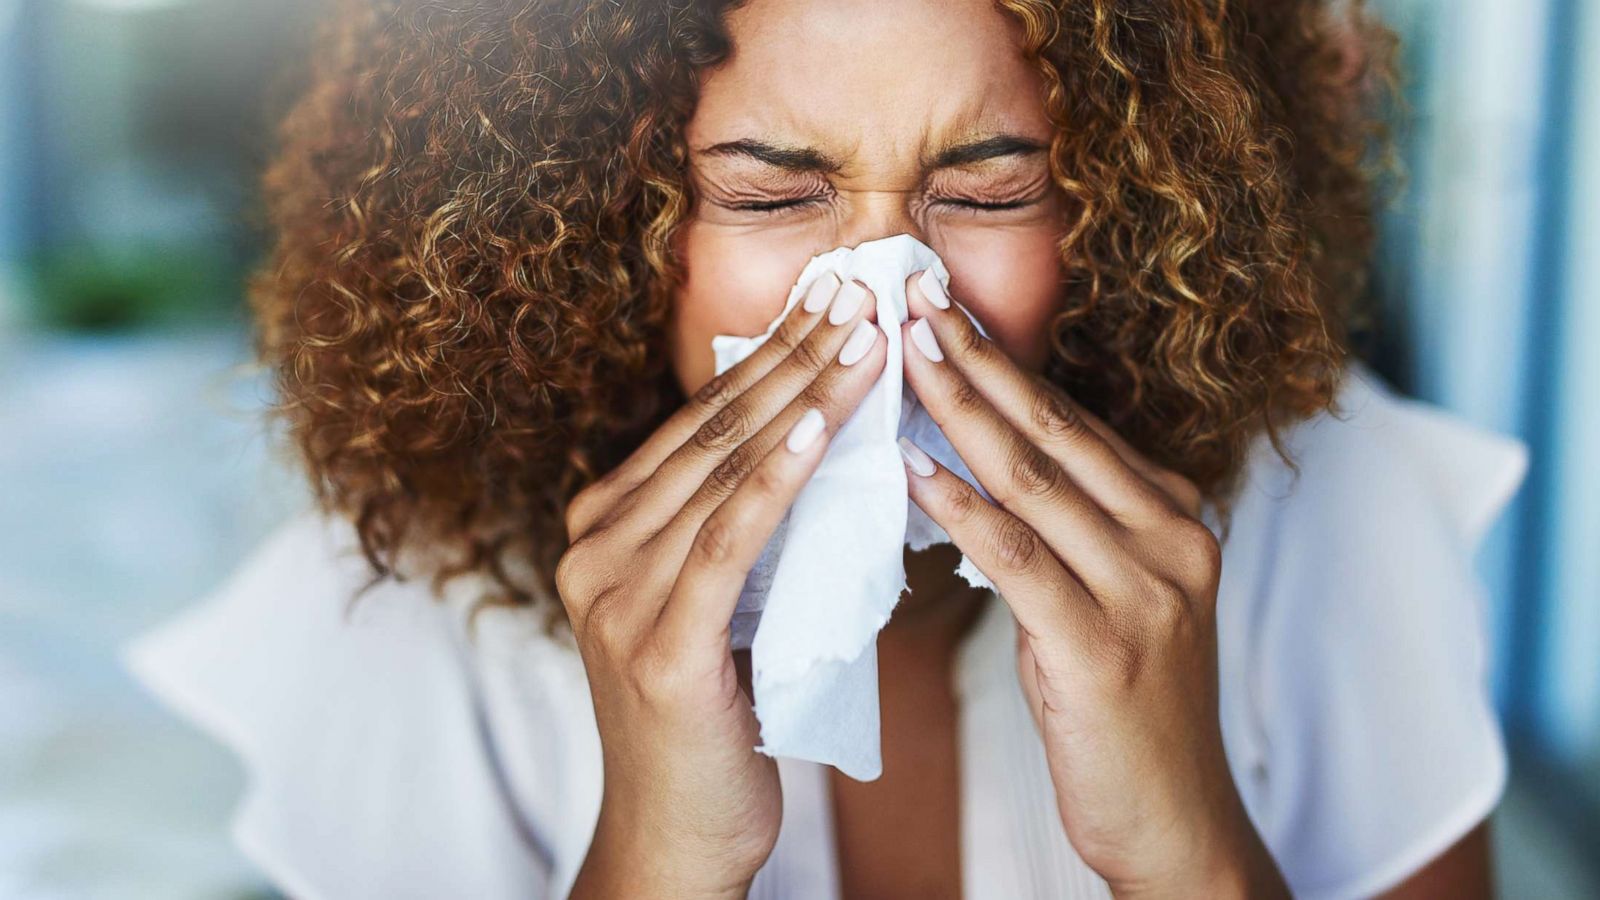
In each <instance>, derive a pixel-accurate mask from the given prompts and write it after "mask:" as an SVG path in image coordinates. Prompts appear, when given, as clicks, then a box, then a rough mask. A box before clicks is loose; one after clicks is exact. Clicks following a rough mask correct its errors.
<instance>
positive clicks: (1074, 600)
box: [900, 438, 1100, 649]
mask: <svg viewBox="0 0 1600 900" xmlns="http://www.w3.org/2000/svg"><path fill="white" fill-rule="evenodd" d="M900 452H901V454H902V456H903V457H904V458H905V467H906V472H907V475H906V483H907V488H908V490H909V492H910V495H911V500H912V502H914V503H916V504H917V506H919V507H921V509H922V511H923V512H925V513H927V514H928V517H929V518H931V519H933V520H934V521H935V522H937V523H938V524H939V527H941V528H943V529H944V530H945V531H946V532H947V533H948V534H949V535H950V539H951V540H952V541H954V542H955V544H956V546H958V547H960V548H961V551H962V552H963V553H965V554H966V555H967V558H969V559H971V560H972V563H973V565H975V566H977V567H978V569H979V571H981V572H983V574H984V575H986V576H988V578H989V580H990V581H992V582H994V585H995V591H996V593H998V594H999V595H1000V596H1001V598H1002V599H1004V600H1005V602H1006V604H1007V605H1009V606H1010V607H1011V612H1012V615H1013V616H1014V617H1015V618H1016V620H1017V625H1018V626H1019V627H1020V628H1022V630H1023V631H1024V632H1025V633H1026V634H1027V635H1028V637H1029V639H1030V640H1032V641H1033V642H1035V644H1039V643H1041V642H1042V643H1043V645H1045V646H1049V647H1052V648H1055V647H1062V648H1063V649H1075V648H1080V647H1082V646H1083V643H1084V641H1086V640H1087V638H1088V636H1090V635H1092V634H1093V633H1094V629H1095V627H1096V626H1097V625H1098V622H1099V618H1100V606H1099V603H1098V601H1097V600H1096V599H1095V597H1094V594H1093V593H1092V592H1091V591H1090V590H1089V589H1088V588H1087V587H1086V586H1085V585H1084V584H1083V583H1082V582H1081V581H1079V580H1078V578H1077V577H1076V575H1075V574H1074V573H1073V572H1072V571H1070V570H1069V568H1068V567H1067V566H1066V565H1064V564H1063V563H1062V561H1061V560H1060V559H1059V558H1057V557H1056V555H1055V554H1054V553H1052V552H1051V551H1050V548H1049V547H1048V545H1047V544H1046V542H1045V541H1044V540H1043V538H1042V537H1041V536H1040V535H1039V534H1038V533H1037V532H1036V531H1034V530H1033V529H1032V528H1031V527H1029V525H1028V523H1026V522H1024V521H1022V520H1021V519H1019V518H1017V517H1016V516H1014V515H1012V514H1011V513H1009V512H1007V511H1006V510H1003V509H1001V508H999V507H997V506H995V505H994V504H992V503H990V502H989V501H988V500H985V499H984V497H983V495H982V494H979V493H978V491H977V489H975V488H974V487H973V486H972V485H970V484H968V483H967V481H966V480H965V479H963V478H961V477H960V476H958V475H956V474H954V473H953V472H951V471H950V470H949V469H946V468H945V467H943V466H941V465H939V464H938V463H937V462H934V460H933V459H932V458H931V457H929V456H928V454H927V453H926V452H924V451H923V450H922V448H920V447H918V446H917V445H916V444H914V443H912V442H911V440H910V439H909V438H901V439H900Z"/></svg>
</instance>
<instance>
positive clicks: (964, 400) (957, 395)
mask: <svg viewBox="0 0 1600 900" xmlns="http://www.w3.org/2000/svg"><path fill="white" fill-rule="evenodd" d="M986 402H988V401H987V400H985V399H984V396H983V392H982V391H980V390H978V388H977V386H976V385H974V384H973V383H972V382H970V381H968V380H967V379H965V378H960V379H957V381H956V384H955V386H954V387H952V388H951V389H950V405H951V406H953V407H955V409H956V412H959V413H972V412H975V411H976V410H978V409H980V408H982V407H983V405H984V404H985V403H986Z"/></svg>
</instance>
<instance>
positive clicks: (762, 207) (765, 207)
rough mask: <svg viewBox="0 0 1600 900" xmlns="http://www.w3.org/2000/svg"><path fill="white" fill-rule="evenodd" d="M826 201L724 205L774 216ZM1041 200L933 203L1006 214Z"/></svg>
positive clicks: (804, 199) (954, 199)
mask: <svg viewBox="0 0 1600 900" xmlns="http://www.w3.org/2000/svg"><path fill="white" fill-rule="evenodd" d="M826 199H827V198H825V197H797V198H794V199H792V200H760V201H748V202H745V203H732V204H726V206H727V207H728V208H729V209H733V210H738V211H739V212H753V213H756V214H758V215H776V214H779V213H784V212H789V211H792V210H796V209H802V208H804V207H807V206H810V205H812V204H815V203H820V202H823V201H824V200H826ZM1042 199H1044V198H1043V197H1024V198H1021V199H1017V200H998V201H985V200H971V199H967V198H962V197H946V198H941V199H938V200H935V201H933V202H934V203H936V204H938V203H943V204H946V205H949V206H955V207H959V208H961V209H967V210H973V211H975V212H1006V211H1008V210H1013V209H1021V208H1023V207H1026V206H1032V205H1033V204H1035V203H1038V202H1039V201H1040V200H1042Z"/></svg>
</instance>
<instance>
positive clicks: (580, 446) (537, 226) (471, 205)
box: [251, 0, 1392, 621]
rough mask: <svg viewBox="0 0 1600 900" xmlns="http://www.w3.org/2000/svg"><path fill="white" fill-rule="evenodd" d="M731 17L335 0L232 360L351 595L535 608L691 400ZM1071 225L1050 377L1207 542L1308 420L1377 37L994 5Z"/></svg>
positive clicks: (1315, 17)
mask: <svg viewBox="0 0 1600 900" xmlns="http://www.w3.org/2000/svg"><path fill="white" fill-rule="evenodd" d="M741 2H743V0H672V2H660V0H638V2H627V3H617V2H615V0H453V2H451V3H449V4H445V3H438V2H432V0H376V2H374V0H365V2H355V3H350V4H347V5H346V6H344V7H342V8H341V9H339V11H337V12H336V14H335V15H333V16H332V17H330V19H329V20H328V22H327V23H326V24H325V25H324V27H323V29H322V30H321V32H320V34H319V36H318V38H317V40H316V42H315V45H314V52H313V55H312V57H311V62H310V63H309V65H308V66H307V67H306V69H305V71H306V73H307V74H308V76H309V82H308V84H306V85H305V87H304V89H303V90H302V91H301V92H300V93H299V94H298V95H297V98H296V100H295V101H294V103H293V105H292V107H291V108H290V109H289V111H288V112H287V114H286V115H285V117H284V119H283V121H282V124H281V126H280V129H279V140H280V141H281V144H280V146H279V147H278V149H277V150H276V155H275V156H274V158H273V161H272V162H271V164H270V166H269V167H268V169H267V171H266V173H265V177H264V186H265V194H266V200H267V208H268V213H269V217H270V224H271V227H272V229H273V232H274V234H275V237H276V242H275V246H274V249H273V253H272V257H271V259H270V261H269V262H268V263H267V264H266V265H264V266H263V268H262V269H261V271H260V272H259V273H258V274H257V276H256V278H255V280H254V282H253V284H252V293H251V296H252V304H253V308H254V310H255V313H256V315H257V319H258V323H259V331H258V351H259V353H260V355H261V357H262V359H263V361H264V362H265V363H266V364H267V365H268V366H270V367H271V368H272V369H273V370H274V372H275V374H276V392H277V395H278V406H277V409H276V412H277V413H278V414H279V415H280V416H281V417H282V418H283V419H284V420H286V422H287V425H288V433H289V434H290V436H291V438H292V442H293V444H294V446H295V448H296V451H297V454H298V455H299V457H300V458H301V459H302V461H303V463H304V465H305V466H306V468H307V469H308V470H309V474H310V476H311V480H312V482H313V484H314V487H315V490H316V495H317V498H318V501H319V503H320V504H321V505H322V507H323V508H324V510H326V511H329V512H333V513H337V514H339V515H342V516H347V517H349V518H350V519H352V520H353V522H354V525H355V528H356V530H357V532H358V533H359V536H360V542H361V545H362V547H363V550H364V552H365V554H366V556H367V558H368V560H369V561H370V563H371V565H372V567H373V573H374V581H377V580H381V579H383V578H385V577H399V573H398V571H397V561H398V560H399V559H400V557H401V556H402V553H403V551H407V552H408V548H411V547H422V546H425V547H428V548H430V549H431V550H432V551H437V552H436V553H434V554H433V555H432V556H430V558H431V559H433V560H434V561H433V562H432V563H431V564H430V568H429V569H428V570H427V571H428V573H429V575H430V577H431V578H432V580H433V583H434V587H435V589H436V590H437V589H439V588H440V587H441V585H442V584H443V582H445V581H447V580H449V579H450V578H452V577H454V576H456V575H459V574H462V573H467V572H473V573H478V574H482V575H488V576H490V578H489V579H488V580H487V581H486V582H485V583H486V584H489V585H491V586H492V587H493V592H494V593H495V595H496V596H495V597H493V598H489V599H493V600H499V601H502V602H510V603H518V604H534V605H545V606H547V607H548V608H549V609H550V610H551V611H552V612H551V618H552V621H554V620H555V619H559V617H560V613H559V610H560V603H559V602H553V601H554V598H555V591H554V584H553V571H554V567H555V565H554V564H555V561H556V559H557V558H558V557H559V555H560V554H561V553H562V552H563V551H564V550H565V547H566V545H567V535H566V533H565V526H564V514H565V509H566V504H567V503H568V501H569V500H570V499H571V498H572V497H573V495H574V494H576V493H577V492H578V491H579V490H580V489H582V488H583V487H584V486H585V485H587V484H589V483H590V482H592V481H593V480H595V479H597V478H598V477H600V476H601V475H603V474H604V473H605V472H606V471H608V470H609V469H610V468H611V467H613V466H615V465H616V464H617V463H619V462H620V461H621V460H622V459H623V458H624V457H625V456H626V455H627V454H628V453H630V452H631V451H632V450H633V449H634V448H635V447H637V446H638V444H639V443H640V442H641V441H642V440H643V439H644V437H645V436H646V435H647V434H648V433H649V432H650V431H652V430H653V429H654V428H655V427H656V426H658V425H659V424H660V423H661V421H662V420H663V419H664V418H665V417H666V416H667V415H669V414H670V413H671V411H672V410H673V409H675V408H676V407H677V406H678V405H680V404H682V403H683V402H684V401H685V398H684V397H683V395H682V391H681V388H679V387H678V385H677V383H676V381H675V379H674V378H673V377H672V374H671V367H670V365H669V360H668V358H667V353H666V342H665V340H664V334H665V328H666V325H667V322H668V314H669V309H670V304H671V298H672V296H673V292H674V289H675V287H676V285H678V284H680V283H681V279H682V277H683V275H684V270H683V261H682V260H680V259H677V258H675V257H674V255H673V252H672V247H673V236H674V233H675V229H676V228H677V226H678V225H679V224H680V223H681V222H683V221H684V219H685V218H686V216H687V215H688V214H689V213H690V211H691V210H692V208H693V204H694V202H695V198H694V196H693V191H692V182H691V181H690V179H689V178H688V177H687V152H686V148H685V146H684V142H683V131H684V127H685V125H686V124H687V122H688V120H689V117H690V115H691V114H692V112H693V110H694V105H695V97H696V84H697V81H696V78H697V73H698V72H699V71H700V70H701V69H703V68H704V67H708V66H714V65H716V64H717V63H718V62H719V61H722V60H724V59H725V58H727V56H728V54H729V52H730V43H729V38H728V36H727V34H726V32H725V30H724V25H723V17H724V14H725V13H726V12H727V11H728V9H729V8H731V7H733V6H737V5H739V4H740V3H741ZM996 5H997V6H998V7H999V8H1001V9H1002V10H1004V11H1005V12H1006V13H1008V14H1010V15H1013V16H1015V17H1016V19H1017V20H1018V22H1019V23H1020V25H1021V33H1022V34H1023V36H1024V44H1025V46H1024V47H1023V49H1024V51H1025V52H1026V54H1027V58H1029V59H1030V60H1031V61H1032V62H1033V63H1034V64H1036V65H1037V67H1038V70H1039V71H1040V72H1041V73H1042V75H1043V79H1044V84H1045V96H1044V97H1043V101H1044V106H1045V111H1046V113H1047V114H1048V116H1049V117H1050V120H1051V121H1052V123H1053V125H1054V127H1055V137H1054V139H1053V142H1052V145H1051V148H1050V165H1051V172H1052V176H1053V179H1054V181H1055V183H1056V184H1057V186H1058V187H1059V188H1060V189H1061V190H1062V191H1064V192H1065V193H1066V195H1067V196H1068V197H1069V198H1070V200H1071V201H1072V202H1071V204H1070V207H1069V208H1070V210H1071V213H1070V218H1069V221H1067V222H1065V223H1063V225H1064V232H1065V234H1066V237H1065V238H1064V239H1063V241H1062V242H1061V245H1060V254H1061V259H1062V266H1063V275H1064V282H1063V289H1064V302H1063V304H1062V307H1061V309H1060V310H1059V312H1058V313H1057V314H1056V316H1055V318H1054V320H1053V324H1052V327H1051V346H1052V355H1051V359H1050V361H1049V363H1048V364H1047V366H1046V371H1045V375H1046V377H1047V378H1049V379H1050V380H1051V381H1053V382H1054V383H1056V384H1059V385H1061V386H1062V387H1064V388H1065V389H1066V390H1068V391H1069V392H1070V393H1071V394H1072V396H1074V397H1075V398H1076V399H1077V400H1078V401H1080V402H1081V403H1083V404H1084V405H1085V406H1086V407H1087V408H1089V409H1091V410H1092V411H1094V412H1095V413H1096V414H1098V415H1100V416H1101V417H1102V418H1104V419H1106V420H1107V421H1108V422H1109V423H1110V424H1111V425H1112V426H1113V427H1115V428H1116V429H1117V430H1118V431H1119V432H1120V433H1122V434H1123V435H1124V436H1126V437H1127V438H1128V439H1129V440H1130V442H1132V443H1133V444H1134V446H1136V447H1137V448H1139V449H1140V450H1141V451H1142V452H1144V453H1146V454H1148V455H1149V456H1150V457H1151V458H1152V459H1154V460H1155V461H1156V462H1158V463H1160V464H1162V465H1165V466H1168V467H1169V468H1172V469H1174V470H1176V471H1178V472H1180V473H1182V474H1184V475H1185V476H1187V477H1189V478H1190V479H1191V480H1193V481H1194V482H1195V483H1196V484H1197V485H1198V486H1199V487H1200V488H1201V490H1202V491H1203V492H1204V493H1205V494H1206V496H1207V498H1208V499H1209V500H1210V501H1211V502H1212V503H1213V504H1214V506H1215V507H1216V508H1218V509H1219V510H1221V512H1222V514H1223V517H1224V521H1226V519H1227V511H1228V509H1229V500H1230V497H1231V495H1232V493H1233V492H1234V491H1235V489H1236V486H1237V484H1238V482H1239V477H1238V476H1239V473H1240V470H1241V469H1242V468H1243V461H1244V459H1245V457H1246V454H1247V452H1248V449H1249V445H1250V443H1251V442H1252V440H1253V439H1254V437H1255V436H1256V435H1257V434H1259V433H1260V432H1261V431H1263V430H1265V432H1266V433H1267V434H1268V435H1269V436H1270V438H1271V442H1272V445H1273V447H1274V448H1276V449H1277V452H1278V453H1279V454H1280V455H1281V456H1283V457H1284V459H1285V460H1286V461H1288V462H1289V464H1290V465H1291V467H1293V465H1294V464H1293V461H1292V460H1291V459H1290V458H1289V456H1288V455H1287V453H1286V452H1285V450H1284V448H1283V445H1282V443H1281V442H1280V436H1279V430H1280V429H1281V428H1282V427H1283V426H1284V424H1285V423H1287V422H1290V421H1293V420H1294V419H1297V418H1301V417H1304V416H1308V415H1310V414H1311V413H1313V412H1315V411H1317V410H1319V409H1322V408H1329V409H1336V407H1335V405H1334V395H1335V393H1336V388H1337V385H1338V380H1339V378H1340V377H1341V371H1342V369H1343V363H1344V361H1345V358H1346V356H1347V355H1348V353H1349V351H1348V349H1347V341H1348V337H1349V334H1350V328H1351V325H1352V322H1354V321H1356V320H1357V319H1358V318H1359V316H1360V314H1361V312H1360V308H1361V306H1362V304H1361V302H1360V301H1361V299H1362V298H1363V297H1364V294H1365V273H1366V271H1367V265H1368V257H1369V255H1370V251H1371V245H1372V241H1373V233H1372V225H1371V221H1372V217H1371V204H1372V203H1373V202H1374V198H1373V190H1372V186H1373V180H1374V173H1373V171H1372V168H1371V161H1372V160H1373V158H1374V154H1373V149H1374V147H1376V146H1381V145H1382V144H1383V136H1384V132H1383V129H1382V127H1381V120H1380V118H1379V117H1378V115H1377V114H1376V113H1375V112H1374V109H1376V108H1377V104H1376V103H1375V102H1374V101H1375V100H1376V99H1377V95H1378V94H1379V93H1382V90H1381V89H1383V88H1385V87H1386V86H1390V85H1392V78H1391V77H1390V68H1391V66H1390V55H1391V54H1390V53H1389V50H1390V49H1391V47H1392V41H1391V38H1390V35H1389V32H1387V31H1386V30H1385V29H1384V28H1383V27H1382V26H1381V25H1379V24H1378V23H1377V22H1375V21H1374V20H1373V19H1372V18H1371V16H1370V15H1369V14H1368V13H1367V12H1366V11H1365V10H1364V9H1363V8H1362V7H1361V6H1360V4H1359V2H1355V0H1234V2H1228V0H997V4H996Z"/></svg>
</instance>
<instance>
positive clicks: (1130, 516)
mask: <svg viewBox="0 0 1600 900" xmlns="http://www.w3.org/2000/svg"><path fill="white" fill-rule="evenodd" d="M924 272H927V273H929V274H927V277H926V278H924V277H923V274H924V273H923V272H919V273H913V274H912V276H911V277H910V278H909V279H907V283H906V298H907V304H908V309H909V310H910V315H911V317H912V318H924V319H927V320H928V324H929V326H930V327H931V328H932V329H933V333H934V336H935V339H936V340H937V341H938V342H939V345H940V346H941V347H942V348H943V350H944V353H945V358H946V360H947V361H948V362H950V363H953V364H954V365H955V366H956V367H957V368H958V369H960V370H961V371H962V372H963V373H964V374H965V375H966V376H967V379H968V380H969V381H971V382H972V384H973V385H974V386H976V387H977V388H978V390H979V391H980V392H982V393H983V395H984V396H985V397H986V398H988V400H989V402H990V403H991V404H993V405H994V407H995V409H997V410H999V412H1000V414H1001V415H1002V416H1005V418H1006V419H1007V421H1009V422H1011V423H1012V425H1014V426H1015V427H1016V428H1017V429H1019V430H1020V431H1022V432H1023V433H1024V434H1026V435H1027V436H1028V437H1029V438H1030V439H1031V440H1032V441H1033V442H1034V444H1035V445H1037V446H1038V447H1040V448H1041V449H1043V450H1044V451H1045V452H1046V453H1048V454H1049V455H1050V456H1051V457H1052V458H1053V459H1055V460H1056V461H1057V462H1059V463H1060V464H1061V465H1062V467H1063V468H1065V469H1066V470H1067V472H1068V473H1070V474H1071V475H1072V476H1073V478H1075V479H1076V480H1077V482H1078V483H1079V484H1081V485H1083V487H1084V490H1086V491H1087V492H1088V493H1089V494H1090V495H1091V496H1093V497H1094V498H1095V499H1096V500H1097V501H1099V503H1100V505H1101V506H1103V507H1105V508H1106V509H1107V510H1110V511H1111V512H1112V513H1113V514H1114V515H1116V516H1118V517H1119V518H1121V519H1123V520H1124V521H1134V520H1138V519H1143V518H1146V515H1145V514H1147V513H1150V512H1157V513H1165V512H1166V511H1167V510H1168V508H1169V507H1170V506H1171V505H1173V504H1177V505H1178V506H1180V508H1183V507H1188V506H1190V505H1191V504H1196V508H1195V509H1193V510H1188V509H1185V511H1187V512H1191V513H1192V514H1193V513H1198V511H1199V510H1198V506H1197V504H1198V500H1199V498H1198V496H1197V494H1198V492H1190V491H1187V490H1185V489H1184V488H1183V486H1182V485H1181V484H1178V483H1177V482H1176V481H1174V480H1173V478H1174V477H1175V476H1176V473H1173V472H1170V471H1168V470H1166V469H1164V468H1162V467H1161V466H1158V465H1156V464H1155V463H1154V462H1151V461H1150V460H1149V459H1147V458H1146V457H1145V456H1144V454H1142V453H1140V452H1139V451H1138V450H1137V449H1135V448H1134V447H1133V445H1132V444H1129V443H1128V442H1127V440H1126V439H1124V438H1123V437H1122V436H1121V435H1119V434H1117V432H1116V431H1115V429H1113V428H1111V427H1110V426H1109V425H1107V424H1106V423H1105V422H1104V421H1103V420H1101V419H1100V418H1099V417H1098V416H1096V415H1094V414H1093V413H1092V412H1090V411H1089V410H1087V409H1085V408H1084V407H1083V406H1082V405H1081V404H1079V403H1077V402H1076V401H1074V400H1073V399H1072V398H1071V397H1070V396H1069V395H1068V394H1067V392H1066V391H1064V390H1062V389H1061V388H1060V387H1058V386H1056V385H1054V384H1051V383H1050V382H1048V381H1046V380H1044V379H1043V378H1040V377H1039V376H1037V375H1035V374H1033V373H1031V372H1028V371H1025V370H1024V369H1022V368H1021V367H1019V366H1018V365H1017V364H1016V362H1015V361H1014V360H1012V359H1011V357H1010V356H1008V355H1007V354H1006V353H1005V351H1004V350H1002V349H1001V348H1000V346H999V345H997V344H995V343H994V342H993V341H990V340H988V339H987V338H985V337H984V336H983V335H982V334H981V333H979V331H978V329H977V327H976V326H974V325H973V324H972V321H971V320H970V319H968V318H967V316H966V315H965V314H964V313H962V312H961V311H960V310H959V309H958V308H957V307H958V306H959V304H951V305H949V306H946V307H940V306H938V305H937V304H935V303H933V302H931V301H930V300H929V293H930V292H934V293H941V292H942V290H943V289H942V286H941V285H940V284H939V282H938V279H937V278H936V277H934V276H933V275H932V274H931V270H924Z"/></svg>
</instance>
